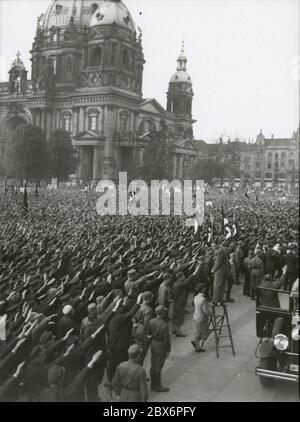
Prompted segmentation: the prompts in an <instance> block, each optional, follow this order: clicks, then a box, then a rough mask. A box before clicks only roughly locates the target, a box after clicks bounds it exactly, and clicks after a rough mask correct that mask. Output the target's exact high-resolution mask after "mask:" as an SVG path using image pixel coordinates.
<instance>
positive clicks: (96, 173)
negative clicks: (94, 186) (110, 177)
mask: <svg viewBox="0 0 300 422" xmlns="http://www.w3.org/2000/svg"><path fill="white" fill-rule="evenodd" d="M100 176H101V175H100V147H94V159H93V179H95V180H96V179H99V178H100Z"/></svg>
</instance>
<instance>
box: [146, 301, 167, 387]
mask: <svg viewBox="0 0 300 422" xmlns="http://www.w3.org/2000/svg"><path fill="white" fill-rule="evenodd" d="M155 314H156V318H153V319H151V320H150V321H149V325H148V336H149V338H150V339H151V368H150V377H151V390H152V391H156V392H162V393H163V392H167V391H169V388H166V387H163V386H162V385H161V371H162V369H163V366H164V363H165V360H166V358H167V357H168V354H169V353H170V351H171V340H170V333H169V327H168V324H167V322H166V321H165V316H166V308H165V307H164V306H161V305H160V306H158V307H157V308H156V309H155Z"/></svg>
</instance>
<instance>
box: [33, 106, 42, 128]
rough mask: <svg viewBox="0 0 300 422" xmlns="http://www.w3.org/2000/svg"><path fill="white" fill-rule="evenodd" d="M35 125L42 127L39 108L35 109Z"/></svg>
mask: <svg viewBox="0 0 300 422" xmlns="http://www.w3.org/2000/svg"><path fill="white" fill-rule="evenodd" d="M34 114H35V125H36V126H38V127H41V110H40V109H39V108H37V109H35V111H34Z"/></svg>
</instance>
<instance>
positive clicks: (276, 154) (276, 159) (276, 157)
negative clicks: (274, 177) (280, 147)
mask: <svg viewBox="0 0 300 422" xmlns="http://www.w3.org/2000/svg"><path fill="white" fill-rule="evenodd" d="M278 157H279V156H278V152H276V153H275V161H278Z"/></svg>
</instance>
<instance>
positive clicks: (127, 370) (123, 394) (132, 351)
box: [112, 344, 148, 403]
mask: <svg viewBox="0 0 300 422" xmlns="http://www.w3.org/2000/svg"><path fill="white" fill-rule="evenodd" d="M141 354H142V349H141V348H140V347H139V346H138V345H137V344H133V345H131V346H130V347H129V349H128V356H129V360H128V361H126V362H122V363H120V365H119V366H118V367H117V369H116V372H115V375H114V377H113V380H112V387H113V389H114V391H115V393H116V394H117V395H118V396H120V398H119V402H129V403H130V402H131V403H136V402H147V400H148V386H147V377H146V371H145V369H144V368H143V366H142V365H141V364H140V363H139V362H140V359H141Z"/></svg>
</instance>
